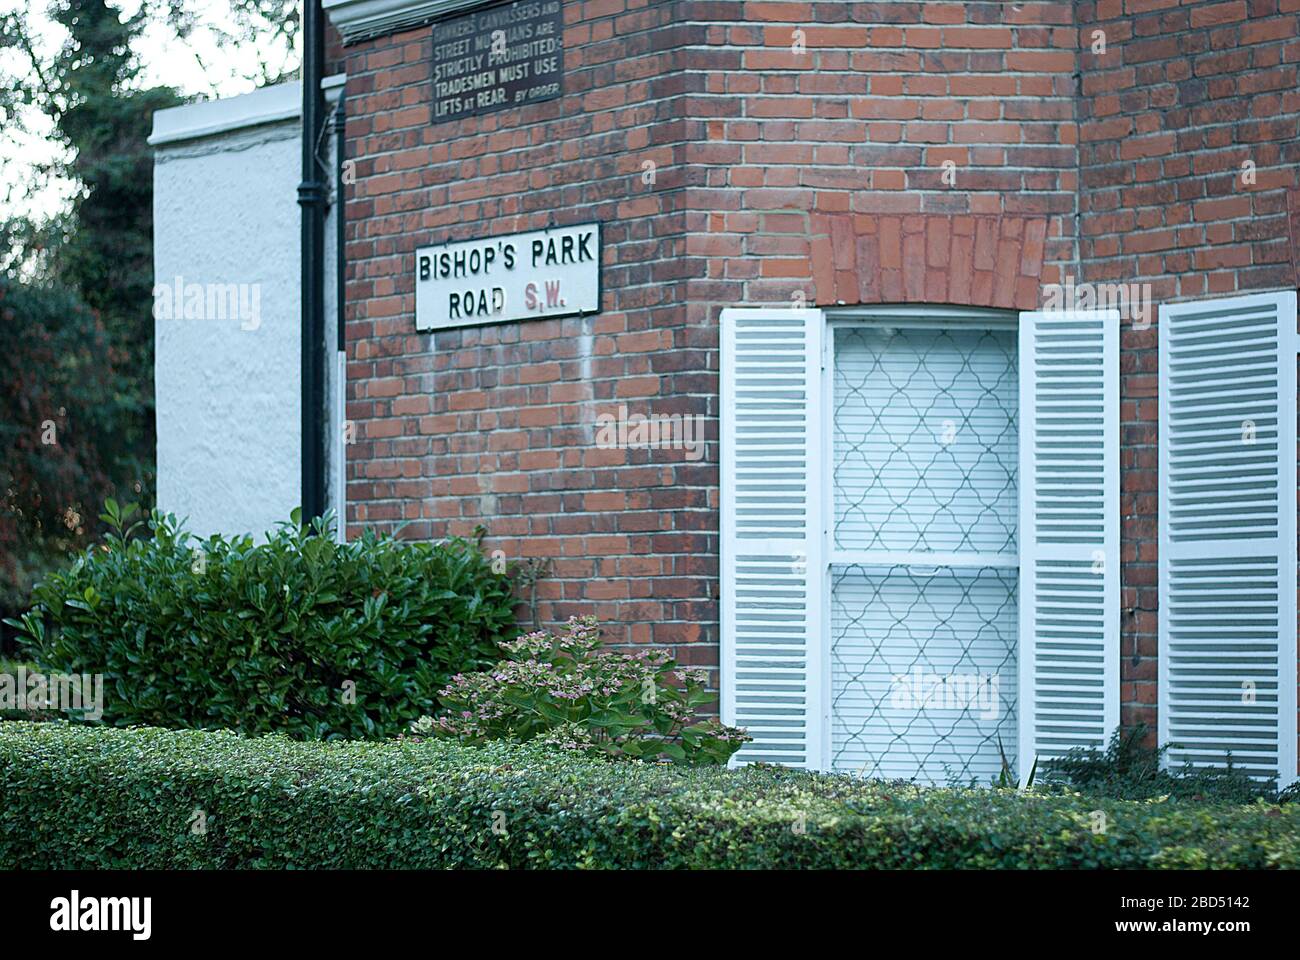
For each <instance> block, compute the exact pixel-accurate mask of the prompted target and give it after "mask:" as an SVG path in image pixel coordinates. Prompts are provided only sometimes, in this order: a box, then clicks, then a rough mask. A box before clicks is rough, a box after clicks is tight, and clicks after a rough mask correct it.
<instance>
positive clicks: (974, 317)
mask: <svg viewBox="0 0 1300 960" xmlns="http://www.w3.org/2000/svg"><path fill="white" fill-rule="evenodd" d="M825 313H826V325H825V333H824V335H823V337H822V383H821V386H822V396H821V411H822V415H821V454H822V460H823V467H822V478H821V480H822V504H823V510H822V523H823V527H822V556H823V557H824V558H825V566H824V569H823V571H822V577H821V579H822V614H821V621H822V632H823V633H824V634H827V636H826V639H825V640H824V642H823V643H822V644H821V649H820V651H819V653H820V655H821V663H820V666H819V676H820V679H821V687H822V689H821V697H820V703H821V705H822V717H821V729H822V745H821V746H822V761H821V766H820V769H822V770H830V769H831V761H832V758H833V753H834V749H833V743H832V732H833V730H834V718H833V717H832V715H831V706H832V696H831V693H832V691H831V686H832V666H833V665H832V663H831V642H830V638H829V632H830V627H831V588H832V585H833V584H832V578H831V567H832V566H834V565H836V564H840V565H847V564H866V563H869V564H873V565H881V564H884V565H888V566H894V565H900V566H908V567H912V566H915V567H939V568H944V567H947V568H953V569H967V570H968V569H982V568H985V567H995V568H998V569H1005V570H1016V571H1019V569H1020V555H1019V553H1015V554H1009V553H981V552H975V551H963V552H960V553H928V552H925V551H915V552H913V551H899V550H837V549H836V548H835V334H836V332H837V331H838V330H842V329H854V328H861V327H906V328H908V329H912V330H923V329H924V330H936V329H957V330H970V329H996V330H1009V331H1019V329H1020V316H1019V313H1018V312H1017V311H1014V310H999V309H990V308H982V307H951V306H943V305H931V304H901V305H885V306H881V307H872V306H862V307H833V308H829V307H828V308H825ZM1018 366H1019V361H1018V359H1017V368H1018ZM1019 417H1020V406H1019V391H1018V390H1017V404H1016V418H1017V426H1016V437H1017V443H1019V439H1020V426H1019ZM1019 474H1020V459H1019V457H1017V460H1016V481H1017V485H1019V483H1020V479H1021V478H1020V475H1019ZM1016 531H1017V538H1016V542H1017V544H1019V542H1020V540H1019V531H1020V516H1019V498H1017V513H1016ZM1019 603H1020V600H1019V597H1018V596H1017V598H1016V604H1017V608H1018V607H1019ZM1017 619H1019V613H1018V612H1017ZM1017 646H1019V637H1017ZM1014 696H1015V697H1016V700H1017V709H1018V708H1019V699H1020V692H1019V689H1017V690H1016V692H1015V694H1014ZM1017 741H1019V731H1018V730H1017ZM1016 749H1017V755H1018V750H1019V743H1018V742H1017V747H1016Z"/></svg>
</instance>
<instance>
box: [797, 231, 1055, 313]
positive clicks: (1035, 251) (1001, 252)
mask: <svg viewBox="0 0 1300 960" xmlns="http://www.w3.org/2000/svg"><path fill="white" fill-rule="evenodd" d="M1046 239H1047V220H1046V218H1044V217H1012V216H977V215H975V214H934V213H931V214H905V215H904V214H898V215H890V214H859V213H842V214H814V215H813V222H812V237H811V241H812V265H813V284H814V289H815V292H814V297H813V299H814V302H815V303H816V304H817V305H818V306H833V305H836V304H854V303H950V304H956V305H960V306H972V307H975V306H978V307H1004V308H1015V309H1020V310H1032V309H1034V308H1036V307H1038V306H1039V305H1040V303H1041V297H1040V294H1039V283H1040V278H1041V275H1042V271H1043V248H1044V244H1045V242H1046Z"/></svg>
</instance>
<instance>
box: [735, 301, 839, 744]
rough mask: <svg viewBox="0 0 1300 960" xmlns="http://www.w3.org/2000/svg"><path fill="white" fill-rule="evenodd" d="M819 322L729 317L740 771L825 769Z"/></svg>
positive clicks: (770, 315) (813, 318)
mask: <svg viewBox="0 0 1300 960" xmlns="http://www.w3.org/2000/svg"><path fill="white" fill-rule="evenodd" d="M823 325H824V317H823V315H822V312H821V311H820V310H813V309H808V310H789V309H786V310H782V309H734V310H732V309H729V310H724V311H722V351H721V352H722V365H721V381H722V390H721V394H722V406H721V440H722V444H721V445H722V465H721V476H720V484H719V486H720V490H721V531H720V532H721V550H720V554H721V557H720V560H721V569H720V580H721V586H722V615H721V619H722V624H721V626H722V644H721V667H722V719H723V721H724V722H726V723H729V724H734V725H736V726H740V727H744V728H745V729H746V730H748V731H749V735H750V736H751V737H753V738H754V740H753V742H752V743H748V744H746V745H745V746H744V748H743V749H741V750H740V751H739V752H738V753H737V754H736V755H735V757H733V759H732V763H733V764H743V763H754V762H758V761H763V762H767V763H780V764H785V765H788V766H797V767H819V766H821V765H822V763H823V755H822V754H823V743H822V729H823V723H822V718H821V710H822V704H821V695H820V691H821V689H822V684H823V678H822V676H821V672H822V668H821V654H820V646H819V644H820V643H821V642H822V637H821V631H820V630H819V629H818V623H819V619H820V616H821V607H822V592H823V584H822V578H823V577H824V570H825V565H824V562H822V561H821V560H820V558H819V554H820V549H821V548H820V544H821V533H822V520H821V513H820V487H819V484H820V483H821V473H820V470H821V446H820V439H819V438H820V432H819V431H820V421H819V404H820V402H821V344H822V327H823Z"/></svg>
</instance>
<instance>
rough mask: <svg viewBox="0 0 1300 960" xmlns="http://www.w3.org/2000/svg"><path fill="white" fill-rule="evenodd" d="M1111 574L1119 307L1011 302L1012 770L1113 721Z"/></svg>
mask: <svg viewBox="0 0 1300 960" xmlns="http://www.w3.org/2000/svg"><path fill="white" fill-rule="evenodd" d="M1119 576H1120V569H1119V314H1118V313H1117V312H1116V311H1113V310H1109V311H1047V312H1032V313H1022V314H1021V315H1020V745H1019V765H1020V773H1021V778H1022V780H1023V779H1024V778H1025V776H1026V775H1027V774H1028V772H1029V770H1030V768H1031V766H1032V765H1033V763H1034V760H1035V758H1037V760H1038V763H1039V764H1040V767H1041V765H1042V764H1043V763H1044V762H1046V761H1048V760H1051V759H1052V758H1055V757H1059V756H1060V755H1061V754H1063V753H1065V752H1066V751H1068V750H1070V749H1071V748H1073V747H1099V748H1102V747H1105V745H1106V741H1107V739H1108V738H1109V736H1110V734H1111V733H1112V732H1113V731H1114V729H1115V728H1116V727H1117V726H1118V725H1119Z"/></svg>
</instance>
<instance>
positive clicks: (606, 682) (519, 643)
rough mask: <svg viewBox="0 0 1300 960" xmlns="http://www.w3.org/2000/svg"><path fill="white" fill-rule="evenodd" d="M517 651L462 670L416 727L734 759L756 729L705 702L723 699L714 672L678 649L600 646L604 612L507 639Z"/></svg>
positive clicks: (643, 753) (599, 750) (474, 739)
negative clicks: (710, 678) (712, 682)
mask: <svg viewBox="0 0 1300 960" xmlns="http://www.w3.org/2000/svg"><path fill="white" fill-rule="evenodd" d="M499 646H500V647H501V649H503V650H504V651H505V652H506V656H507V657H508V659H506V660H502V661H501V662H500V663H498V664H497V665H496V666H495V667H493V668H492V669H490V670H485V671H482V672H480V673H463V674H457V675H456V676H454V677H452V679H451V683H450V684H449V685H448V686H447V687H446V689H444V690H443V691H442V692H441V694H440V697H441V701H442V704H443V710H442V712H441V713H440V714H439V715H438V716H436V717H424V718H423V719H421V720H418V721H416V723H415V724H414V725H413V726H412V728H411V730H412V733H414V734H416V735H417V736H424V737H447V738H452V739H456V740H461V741H464V742H466V743H483V742H485V741H488V740H503V739H510V740H537V741H538V742H542V743H549V744H552V745H554V746H557V747H561V748H564V749H568V750H577V751H580V752H583V753H591V754H604V755H608V756H612V757H617V758H619V759H639V760H660V759H662V760H667V761H671V762H674V763H683V764H690V765H708V764H722V763H726V762H727V760H728V758H730V756H731V755H732V754H733V753H735V752H736V751H737V750H739V749H740V747H741V745H742V744H743V743H745V742H746V741H748V740H749V739H750V737H749V736H748V735H747V734H746V733H745V732H744V731H743V730H738V729H736V728H735V727H728V726H724V725H723V724H721V723H719V722H718V721H717V720H714V719H700V718H698V717H697V716H696V715H695V710H696V708H697V707H699V706H700V705H702V704H705V703H708V702H710V701H711V700H713V699H714V698H713V696H712V695H710V694H709V693H707V692H706V691H705V689H704V685H705V681H706V679H707V674H706V672H705V671H704V670H702V669H699V668H689V667H688V668H685V669H682V668H679V667H678V666H677V664H676V663H675V662H674V661H673V660H672V658H671V657H670V656H669V654H668V651H666V650H659V649H644V650H637V651H635V652H632V653H622V652H618V651H613V650H598V649H597V648H598V647H599V646H600V629H599V627H598V626H597V624H596V619H595V618H594V617H584V618H578V617H574V618H572V619H570V620H569V622H568V623H567V624H566V625H565V627H564V629H563V630H561V631H560V632H559V633H554V634H553V633H550V632H548V631H546V630H540V631H537V632H535V633H529V634H525V635H523V636H521V637H519V638H518V639H516V640H510V641H506V642H504V643H501V644H499Z"/></svg>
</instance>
